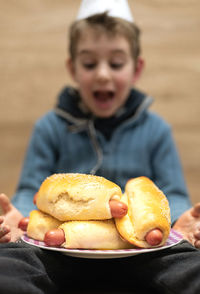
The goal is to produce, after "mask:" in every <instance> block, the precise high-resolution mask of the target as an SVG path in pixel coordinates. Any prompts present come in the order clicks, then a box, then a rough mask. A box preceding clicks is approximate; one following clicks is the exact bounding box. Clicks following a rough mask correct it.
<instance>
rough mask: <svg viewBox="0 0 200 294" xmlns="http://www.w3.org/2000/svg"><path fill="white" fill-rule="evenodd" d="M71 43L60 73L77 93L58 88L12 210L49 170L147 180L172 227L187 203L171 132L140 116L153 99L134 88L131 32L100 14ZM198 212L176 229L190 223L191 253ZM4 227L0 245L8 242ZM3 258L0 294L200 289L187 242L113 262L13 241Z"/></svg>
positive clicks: (197, 260)
mask: <svg viewBox="0 0 200 294" xmlns="http://www.w3.org/2000/svg"><path fill="white" fill-rule="evenodd" d="M70 37H71V39H70V41H71V42H70V44H71V45H70V55H71V58H70V60H69V61H68V62H67V66H68V68H69V70H70V72H71V74H72V76H73V78H74V80H75V81H76V82H77V84H78V87H79V89H78V91H77V90H74V89H71V88H67V89H64V90H63V91H62V93H61V95H60V97H59V102H58V105H57V107H56V109H55V110H54V111H51V112H49V113H48V114H47V115H46V116H44V117H43V118H42V119H41V120H40V121H39V122H37V124H36V127H35V130H34V132H33V136H32V138H31V141H30V146H29V149H28V152H27V156H26V160H25V164H24V169H23V172H22V176H21V181H20V183H19V187H18V192H17V194H16V196H15V199H14V204H15V206H16V207H17V208H20V209H21V211H22V213H23V214H24V215H27V214H28V212H29V211H30V210H32V209H33V208H34V206H33V205H31V202H32V198H33V195H34V193H36V192H37V189H38V187H39V185H40V183H41V182H42V181H43V180H44V178H46V177H47V176H49V175H50V174H52V173H55V172H83V173H93V174H97V175H102V176H104V177H106V178H108V179H110V180H112V181H114V182H116V183H117V184H119V185H120V186H121V187H122V188H123V187H124V185H125V183H126V181H127V180H128V179H129V178H131V177H136V176H140V175H145V176H147V177H149V178H151V179H152V180H153V181H154V182H155V183H156V184H157V185H158V186H159V187H160V188H161V189H162V190H163V191H164V192H165V194H166V195H167V197H168V200H169V203H170V206H171V212H172V221H173V222H174V221H176V220H177V219H178V218H179V217H180V215H182V213H183V212H184V211H186V210H188V209H190V202H189V200H188V196H187V193H186V189H185V185H184V181H183V178H182V173H181V168H180V163H179V160H178V156H177V153H176V150H175V147H174V143H173V140H172V137H171V133H170V128H169V126H168V125H167V124H166V123H165V122H164V121H163V120H162V119H160V118H159V117H158V116H157V115H155V114H152V113H150V112H148V111H147V108H148V106H149V105H150V103H151V99H150V98H149V97H146V96H145V95H144V94H143V93H141V92H139V91H137V90H135V89H132V85H133V84H134V83H135V82H136V81H137V79H138V78H139V76H140V74H141V72H142V68H143V60H142V58H141V57H140V46H139V30H138V28H137V27H136V26H135V25H134V24H133V23H130V22H127V21H124V20H122V19H119V18H114V17H110V16H109V15H108V14H107V13H103V14H98V15H94V16H91V17H89V18H87V19H83V20H79V21H77V22H75V23H74V24H73V25H72V27H71V34H70ZM1 197H2V199H3V201H5V202H4V204H5V203H6V200H5V197H4V196H3V195H2V196H1ZM6 205H7V208H8V210H7V211H9V212H13V213H14V215H15V216H16V215H17V213H18V215H17V217H21V215H20V214H19V212H18V211H16V210H15V211H13V209H14V208H13V207H12V206H10V204H9V203H8V202H7V203H6V204H5V206H6ZM5 210H6V209H5ZM199 215H200V212H199V206H198V205H197V206H196V207H195V208H192V209H190V210H189V211H186V213H185V214H184V215H183V216H181V217H180V219H179V220H178V221H177V223H176V225H175V226H176V227H177V228H179V229H182V228H183V227H185V225H187V224H188V220H189V221H190V222H191V223H190V226H189V228H188V230H189V231H190V234H187V232H186V238H189V237H188V236H189V235H191V240H190V241H191V243H193V244H194V245H196V246H197V247H199V239H200V236H199V235H198V234H199V230H198V229H197V228H196V226H197V225H198V222H199ZM181 222H182V224H181ZM179 224H180V225H179ZM4 230H5V233H3V234H2V239H3V238H4V239H3V240H4V241H5V238H6V237H7V236H8V235H7V233H6V229H5V227H4ZM184 232H185V231H184ZM6 241H7V240H6ZM0 254H1V255H2V256H3V258H1V260H0V272H1V271H2V272H3V271H5V274H4V277H3V276H2V275H1V276H0V279H1V278H2V277H3V278H4V279H3V278H2V281H1V280H0V281H1V283H0V291H1V293H4V291H5V293H17V292H16V289H17V291H18V292H19V293H34V294H37V293H55V291H56V289H57V288H58V286H60V287H61V288H62V291H63V289H69V288H70V289H73V288H74V287H75V286H74V285H76V283H77V282H78V281H79V282H78V284H79V286H80V288H81V286H82V283H84V284H85V285H86V288H87V289H90V286H91V289H90V290H92V293H94V288H93V287H94V285H93V282H95V284H96V283H97V288H101V285H102V289H103V291H105V289H108V291H111V290H115V291H117V290H121V293H125V292H126V290H129V291H131V292H134V293H151V291H154V292H155V291H156V292H157V293H171V292H172V291H174V293H197V291H199V289H200V279H199V277H198V275H197V274H196V272H200V271H199V267H200V256H199V252H198V250H197V249H195V248H194V247H192V246H191V245H189V243H187V242H183V243H182V244H180V245H178V246H175V247H173V248H171V249H170V250H161V251H160V252H159V253H158V252H156V253H153V254H147V255H142V256H136V257H133V258H123V259H118V260H116V259H114V260H82V259H78V258H75V259H74V258H70V257H65V258H63V256H60V254H56V253H55V254H54V253H52V252H50V253H49V252H47V251H42V250H40V249H38V248H37V249H36V248H32V247H29V246H25V245H24V244H22V245H20V244H13V243H10V244H5V245H2V246H1V250H0ZM188 257H190V258H188ZM177 260H178V262H177ZM149 268H151V271H150V272H149ZM193 270H194V271H195V275H193V274H192V273H193ZM141 273H142V274H141ZM177 273H179V275H178V277H177ZM189 274H190V280H189V282H188V279H187V277H188V275H189ZM197 277H198V278H197ZM144 280H145V283H144V282H143V281H144ZM9 281H12V284H9V283H8V282H9ZM186 281H187V283H186ZM98 283H101V285H100V284H98ZM109 287H110V288H109ZM81 290H82V288H81ZM184 291H185V292H184ZM104 293H105V292H104ZM115 293H116V292H115Z"/></svg>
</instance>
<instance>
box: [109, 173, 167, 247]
mask: <svg viewBox="0 0 200 294" xmlns="http://www.w3.org/2000/svg"><path fill="white" fill-rule="evenodd" d="M120 201H122V202H124V203H126V204H127V205H128V213H127V215H126V216H124V217H122V218H118V219H115V223H116V227H117V229H118V231H119V233H120V235H121V236H122V237H123V238H124V239H125V240H127V241H129V242H130V243H132V244H134V245H136V246H138V247H142V248H149V247H152V246H150V245H149V244H148V243H147V242H146V240H145V236H146V234H147V233H148V232H149V231H151V230H152V229H155V228H158V229H160V230H161V231H162V233H163V239H162V242H161V243H160V244H159V246H162V245H163V244H164V243H165V242H166V240H167V238H168V236H169V232H170V222H171V221H170V208H169V204H168V200H167V198H166V197H165V195H164V194H163V192H162V191H161V190H159V189H158V187H157V186H156V185H155V184H154V183H153V182H152V181H151V180H150V179H148V178H146V177H138V178H135V179H131V180H129V181H128V182H127V184H126V187H125V193H124V194H123V196H122V198H121V200H120Z"/></svg>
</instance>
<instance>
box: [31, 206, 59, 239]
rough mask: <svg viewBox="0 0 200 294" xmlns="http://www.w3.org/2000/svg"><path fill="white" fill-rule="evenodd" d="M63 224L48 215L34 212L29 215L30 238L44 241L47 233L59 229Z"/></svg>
mask: <svg viewBox="0 0 200 294" xmlns="http://www.w3.org/2000/svg"><path fill="white" fill-rule="evenodd" d="M61 224H62V222H60V221H59V220H57V219H55V218H53V217H52V216H50V215H47V214H46V213H43V212H41V211H38V210H33V211H31V212H30V215H29V223H28V227H27V235H28V236H29V237H30V238H33V239H36V240H39V241H43V240H44V235H45V234H46V232H47V231H49V230H52V229H56V228H58V227H59V226H60V225H61Z"/></svg>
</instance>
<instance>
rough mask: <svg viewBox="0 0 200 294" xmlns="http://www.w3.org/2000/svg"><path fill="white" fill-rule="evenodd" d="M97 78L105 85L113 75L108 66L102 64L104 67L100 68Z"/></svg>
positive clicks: (100, 66)
mask: <svg viewBox="0 0 200 294" xmlns="http://www.w3.org/2000/svg"><path fill="white" fill-rule="evenodd" d="M96 78H97V80H98V81H99V82H102V83H103V82H104V83H105V82H107V81H109V80H110V78H111V75H110V70H109V68H108V66H107V65H105V64H102V65H99V66H98V68H97V73H96Z"/></svg>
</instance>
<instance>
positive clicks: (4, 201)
mask: <svg viewBox="0 0 200 294" xmlns="http://www.w3.org/2000/svg"><path fill="white" fill-rule="evenodd" d="M0 207H1V209H2V211H3V214H6V213H7V212H9V211H10V210H11V209H12V204H11V202H10V199H9V198H8V197H7V196H6V195H5V194H3V193H1V194H0Z"/></svg>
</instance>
